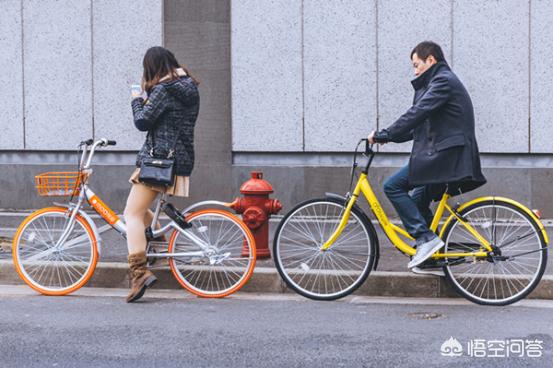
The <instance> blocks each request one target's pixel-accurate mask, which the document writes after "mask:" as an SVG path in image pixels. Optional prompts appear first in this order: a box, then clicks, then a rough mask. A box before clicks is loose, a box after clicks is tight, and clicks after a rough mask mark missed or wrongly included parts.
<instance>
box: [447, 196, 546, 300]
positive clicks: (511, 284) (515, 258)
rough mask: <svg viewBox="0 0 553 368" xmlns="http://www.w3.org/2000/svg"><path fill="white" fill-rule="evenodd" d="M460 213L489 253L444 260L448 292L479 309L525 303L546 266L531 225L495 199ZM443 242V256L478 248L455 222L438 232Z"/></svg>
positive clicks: (539, 235)
mask: <svg viewBox="0 0 553 368" xmlns="http://www.w3.org/2000/svg"><path fill="white" fill-rule="evenodd" d="M460 213H461V215H462V216H463V218H465V219H466V220H467V221H468V223H470V225H471V226H472V227H474V228H475V229H476V231H478V232H479V233H480V235H482V236H483V237H484V238H485V239H486V240H487V241H488V242H489V243H490V244H491V245H492V246H493V247H494V249H495V251H494V253H492V254H489V255H488V257H487V258H476V257H475V258H474V259H469V258H466V257H463V258H446V260H447V261H448V265H446V266H445V267H444V271H445V274H446V277H447V279H448V280H449V282H450V284H451V285H452V286H453V288H454V289H455V290H456V291H457V292H458V293H459V294H461V295H462V296H463V297H465V298H466V299H468V300H471V301H473V302H475V303H477V304H483V305H508V304H512V303H514V302H516V301H518V300H520V299H523V298H524V297H526V296H527V295H528V294H529V293H530V292H531V291H532V290H534V288H535V287H536V286H537V285H538V283H539V282H540V280H541V278H542V276H543V273H544V271H545V266H546V264H547V243H546V242H545V239H544V236H543V234H542V232H541V230H540V227H539V224H538V223H537V222H536V220H535V219H534V218H532V216H530V215H529V214H528V213H527V212H526V211H524V210H523V209H522V208H520V207H518V206H515V205H513V204H512V203H510V202H507V201H504V200H500V199H493V200H486V201H481V202H477V203H475V204H473V205H471V206H468V207H467V208H465V209H463V210H462V211H461V212H460ZM443 239H444V243H445V251H446V252H472V251H479V250H480V249H481V248H483V247H482V246H481V245H480V243H479V242H478V241H477V240H476V239H475V238H474V237H473V236H472V235H471V234H470V233H469V232H468V231H467V229H466V228H465V227H464V226H463V225H462V224H461V223H460V222H459V221H458V220H457V219H455V218H454V219H453V220H452V221H451V222H449V223H448V224H447V227H446V228H445V229H444V234H443ZM482 250H485V249H482Z"/></svg>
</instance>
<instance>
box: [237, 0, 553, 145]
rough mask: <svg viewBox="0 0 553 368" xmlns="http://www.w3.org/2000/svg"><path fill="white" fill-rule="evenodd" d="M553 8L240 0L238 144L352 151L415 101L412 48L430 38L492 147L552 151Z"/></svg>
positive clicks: (387, 0)
mask: <svg viewBox="0 0 553 368" xmlns="http://www.w3.org/2000/svg"><path fill="white" fill-rule="evenodd" d="M552 9H553V6H552V3H551V2H550V1H547V0H532V1H530V0H526V1H524V0H490V1H479V0H473V1H471V0H462V1H461V0H421V1H417V2H406V1H401V0H359V1H358V0H348V1H342V0H327V1H317V0H296V1H287V0H279V1H273V0H242V1H233V2H232V65H233V68H232V80H233V83H232V107H233V145H232V147H233V150H234V151H235V152H265V151H294V152H297V151H303V152H323V151H331V152H343V151H351V149H352V147H353V146H354V144H355V143H356V142H357V140H358V139H359V138H360V137H364V136H366V134H367V132H368V131H369V130H370V129H372V128H376V127H378V128H383V127H386V126H388V125H389V124H391V123H393V122H394V120H395V119H396V118H397V117H398V116H399V115H400V114H401V113H402V112H404V111H405V110H406V109H407V108H408V107H409V106H410V103H411V101H412V94H413V93H412V88H411V85H410V83H409V82H410V80H411V79H412V78H413V72H412V66H411V63H410V60H409V53H410V51H411V49H412V48H413V47H414V46H415V45H416V44H417V43H418V42H420V41H422V40H426V39H430V40H435V41H437V42H438V43H440V44H441V45H442V46H443V49H444V52H445V54H446V59H447V60H448V62H449V64H450V65H451V66H452V68H453V70H454V71H455V72H456V73H457V74H458V75H459V77H460V78H461V80H462V81H463V82H464V83H465V85H466V87H467V89H468V90H469V92H470V94H471V96H472V99H473V103H474V108H475V114H476V118H477V137H478V139H479V144H480V148H481V151H482V152H489V153H553V145H551V144H550V137H551V136H552V135H553V128H552V126H551V124H549V116H550V115H551V112H552V109H551V106H553V95H552V94H551V93H550V92H549V90H550V88H551V87H550V85H551V81H552V78H551V76H550V75H549V74H550V71H551V70H552V67H553V65H552V63H553V62H552V61H551V57H550V54H551V49H552V47H551V46H553V36H551V35H552V30H553V29H552V27H553V26H552V25H551V24H552V22H551V19H552V16H553V13H552V11H553V10H552ZM409 148H410V144H403V145H387V146H384V147H383V148H382V150H383V151H385V152H408V151H409Z"/></svg>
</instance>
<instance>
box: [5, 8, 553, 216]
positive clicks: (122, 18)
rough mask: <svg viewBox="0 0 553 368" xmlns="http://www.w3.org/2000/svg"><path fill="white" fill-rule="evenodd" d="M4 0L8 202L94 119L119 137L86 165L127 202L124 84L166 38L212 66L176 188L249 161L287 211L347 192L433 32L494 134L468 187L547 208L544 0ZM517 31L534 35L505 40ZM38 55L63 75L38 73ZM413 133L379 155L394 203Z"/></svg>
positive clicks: (206, 188)
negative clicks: (183, 180) (188, 168)
mask: <svg viewBox="0 0 553 368" xmlns="http://www.w3.org/2000/svg"><path fill="white" fill-rule="evenodd" d="M0 3H1V4H2V10H3V15H2V16H1V20H2V21H1V22H0V49H1V50H3V53H2V54H0V67H1V68H2V70H4V71H6V72H5V73H2V74H0V83H2V85H3V86H10V89H5V88H3V89H0V98H2V101H3V102H5V103H6V106H10V108H8V109H5V110H4V114H2V116H0V124H1V128H2V134H0V188H1V190H0V209H17V210H25V209H31V208H38V207H41V206H45V205H48V204H50V203H51V202H52V200H53V199H52V198H39V197H38V196H36V194H35V193H36V191H35V190H34V175H36V174H38V173H40V172H44V171H48V170H73V169H74V167H75V163H76V157H75V154H74V151H72V150H73V149H74V148H75V144H76V142H78V141H79V140H81V139H82V138H87V137H89V136H90V135H91V134H94V135H95V136H96V137H101V136H106V137H110V138H114V139H117V140H118V146H117V147H115V148H113V149H111V150H107V149H105V150H103V151H102V152H99V154H98V156H97V160H96V162H97V164H98V165H97V166H96V168H95V173H94V176H93V177H92V179H91V181H92V186H93V188H94V189H95V190H96V192H97V193H98V194H99V195H100V196H101V197H102V198H103V199H104V200H105V201H106V202H107V203H109V204H110V206H112V207H113V208H114V209H115V210H117V211H122V209H123V207H124V205H125V200H126V196H127V193H128V190H129V183H128V182H127V179H128V176H129V175H130V173H131V171H132V169H133V163H134V157H135V152H136V149H137V148H138V147H139V146H140V144H141V142H142V140H143V135H142V134H140V133H138V132H136V130H135V129H134V127H133V125H132V120H131V115H130V108H129V88H128V87H129V85H130V84H131V83H134V82H135V81H137V79H138V78H140V73H141V58H142V55H143V52H144V51H145V50H146V48H147V47H149V46H151V45H154V44H159V43H162V44H164V45H165V46H167V47H168V48H170V49H171V50H173V51H174V52H175V54H176V56H177V58H178V59H179V61H181V62H182V63H184V64H186V65H188V67H189V68H190V69H191V70H192V72H193V73H194V74H195V75H196V76H197V77H198V78H199V79H200V80H201V82H202V83H201V85H200V94H201V111H200V116H199V119H198V124H197V128H196V153H197V161H196V167H195V169H194V172H193V174H192V177H191V197H190V198H189V199H186V200H177V201H176V203H177V205H180V206H182V205H184V203H190V202H193V201H198V200H205V199H208V198H209V199H220V200H231V199H232V198H233V197H234V196H236V195H237V194H238V189H239V187H240V184H241V183H242V182H243V181H244V180H247V178H248V176H249V172H250V171H251V170H254V169H260V170H262V171H264V172H265V177H266V178H267V179H268V180H269V181H270V182H271V183H272V184H273V185H274V187H275V194H274V196H275V197H277V198H280V199H281V200H282V201H283V204H284V206H285V207H284V210H283V212H286V211H287V210H289V209H290V208H291V207H292V206H293V205H294V204H295V203H297V202H298V201H301V200H304V199H307V198H311V197H314V196H320V195H322V194H324V192H326V191H334V192H337V193H345V192H346V191H347V190H348V185H349V166H350V162H351V155H350V151H351V149H352V148H353V146H354V144H355V143H356V141H357V140H358V138H360V137H363V136H365V135H366V133H367V132H368V130H369V129H370V128H371V127H375V126H377V125H379V126H380V127H384V126H386V125H387V124H389V123H391V122H392V121H393V119H394V118H395V117H397V116H399V114H401V113H402V112H403V110H404V109H406V108H407V107H408V106H409V104H410V102H411V99H412V90H411V86H410V83H409V81H410V79H411V78H412V70H411V66H410V63H409V59H408V57H409V52H410V50H411V48H412V47H413V46H414V45H415V44H416V43H417V42H418V41H420V40H422V39H428V38H430V39H434V40H436V41H438V42H440V43H441V44H442V46H443V47H444V51H445V52H446V58H447V59H448V61H449V62H450V64H452V65H453V68H454V70H455V71H456V72H457V73H458V74H459V75H460V77H461V78H462V79H463V81H464V82H465V84H466V86H467V88H468V89H469V90H470V92H471V94H472V96H473V100H474V102H475V108H476V109H477V116H478V127H479V132H478V134H479V142H480V145H481V146H482V148H483V150H484V151H486V152H488V153H484V155H483V161H482V162H483V166H484V173H485V175H486V176H487V177H488V179H489V184H487V185H486V186H484V187H483V188H481V189H479V190H478V191H477V192H474V193H470V194H469V195H467V196H465V198H463V199H470V198H472V197H474V196H476V195H484V194H491V193H493V194H497V195H506V196H510V197H513V198H515V199H517V200H519V201H521V202H522V203H524V204H526V205H528V206H531V207H533V208H535V207H538V208H541V209H542V212H543V214H544V216H546V217H548V218H553V201H551V198H553V189H551V188H553V186H551V185H550V183H551V179H552V178H553V164H552V162H553V156H552V155H551V154H552V153H553V152H552V148H551V144H549V140H550V139H549V137H551V136H552V134H551V133H552V132H551V129H552V128H551V124H550V123H549V115H548V113H549V112H550V111H551V106H553V95H551V93H549V91H548V88H549V86H550V84H551V78H550V76H549V75H550V71H551V70H552V69H553V68H552V67H553V65H550V64H551V63H553V62H552V61H551V60H550V58H548V56H547V55H548V53H549V50H551V49H553V37H552V36H550V34H552V31H553V29H552V28H553V26H552V25H551V22H550V21H549V19H553V13H552V10H551V7H550V6H549V2H548V1H539V0H532V1H531V4H530V2H529V1H524V0H523V1H511V0H505V1H489V2H483V1H457V0H456V1H451V0H433V1H431V0H428V1H427V0H421V1H418V2H417V6H411V7H406V6H405V4H407V2H404V1H400V0H387V1H378V2H377V1H374V0H371V1H357V0H352V1H335V0H325V1H315V0H303V1H300V0H286V1H284V0H273V1H266V0H257V1H253V0H235V1H232V2H231V1H230V0H201V1H200V0H164V1H150V0H149V1H146V0H143V1H130V0H128V1H127V0H125V1H115V0H113V1H109V0H86V1H73V2H71V4H73V5H74V6H73V7H72V8H71V10H68V11H69V13H68V14H70V15H71V16H70V17H69V16H60V13H63V12H64V11H66V10H65V7H63V6H62V5H67V3H68V2H67V3H64V2H63V1H61V2H56V1H53V0H44V1H37V0H35V1H32V0H0ZM33 6H36V8H35V9H31V8H32V7H33ZM429 7H431V8H432V13H431V14H430V13H429V12H428V11H426V9H428V8H429ZM39 10H41V11H44V13H43V14H45V15H44V16H45V17H48V19H50V20H52V19H54V20H57V21H56V22H57V23H58V25H55V24H52V21H48V22H46V21H45V20H44V19H43V18H44V17H42V18H41V17H39V16H38V14H39ZM480 12H482V13H483V15H482V14H480ZM162 16H163V18H161V17H162ZM70 18H74V19H70ZM471 19H472V20H471ZM486 22H488V23H486ZM486 24H487V25H486ZM41 27H42V28H44V29H43V30H41V29H42V28H41ZM525 27H526V28H525ZM469 28H470V29H469ZM68 30H70V31H71V32H81V33H83V34H84V35H83V34H80V35H70V34H69V35H66V33H67V32H69V31H68ZM145 30H147V31H145ZM488 33H490V34H488ZM515 33H516V34H515ZM35 37H36V39H35ZM66 37H67V39H66ZM68 40H70V41H68ZM79 40H80V41H79ZM515 41H516V42H522V44H523V46H522V47H521V48H520V49H521V50H523V51H520V52H514V51H512V50H510V49H508V47H509V45H510V42H515ZM77 42H81V44H80V46H79V47H76V48H75V49H74V50H73V49H71V48H72V47H74V46H75V43H77ZM469 43H470V44H469ZM488 43H489V44H490V45H489V47H490V48H491V51H490V53H488V54H486V53H484V54H482V53H483V52H484V51H485V50H484V46H485V45H487V44H488ZM496 43H497V45H496ZM30 45H33V46H32V47H31V46H30ZM498 45H499V46H498ZM469 46H471V47H475V48H474V49H472V48H471V47H469ZM469 50H474V51H469ZM483 50H484V51H483ZM524 50H529V51H530V54H529V55H528V53H527V52H525V51H524ZM4 51H5V52H4ZM67 58H69V59H70V60H71V63H69V64H68V65H62V64H61V63H62V61H63V60H65V59H67ZM29 63H31V64H29ZM81 63H83V64H82V65H81ZM74 64H75V65H74ZM76 64H78V65H76ZM44 65H47V66H49V68H50V69H52V70H54V71H55V73H58V74H59V73H62V72H64V73H65V72H66V73H67V74H63V75H64V78H65V79H64V80H63V81H62V78H47V77H45V75H47V74H46V73H44V71H43V70H41V69H39V68H42V69H44V68H45V67H44ZM488 69H489V72H488ZM71 78H73V79H71ZM74 78H77V79H74ZM46 86H49V87H46ZM483 86H485V87H486V88H489V90H486V89H485V88H483ZM61 87H67V88H66V90H62V88H61ZM513 91H515V92H516V93H515V92H513ZM518 93H520V95H518V96H517V94H518ZM64 99H66V100H67V101H69V103H62V102H63V101H64ZM28 120H29V121H28ZM29 124H31V125H29ZM30 126H32V127H33V130H34V129H39V130H38V131H36V132H33V131H32V130H31V129H30ZM343 127H348V129H342V128H343ZM408 150H409V145H396V146H393V145H386V146H383V151H384V152H382V154H381V155H380V156H379V157H378V158H377V160H375V168H374V170H372V171H371V175H370V180H371V183H372V184H373V186H374V188H375V191H376V192H377V194H378V195H379V197H380V198H381V200H382V204H383V205H384V207H385V208H386V209H387V210H388V211H390V214H392V213H393V212H392V209H391V206H390V204H389V203H388V201H387V200H386V199H385V198H384V197H383V196H382V192H381V189H380V188H381V185H382V181H383V180H384V179H385V178H386V177H387V176H389V175H390V174H391V173H392V172H393V171H394V170H396V169H397V167H399V166H400V165H402V164H404V163H405V161H406V158H407V155H406V154H405V153H404V152H406V151H408ZM54 200H60V199H59V198H56V199H54Z"/></svg>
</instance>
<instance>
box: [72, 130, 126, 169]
mask: <svg viewBox="0 0 553 368" xmlns="http://www.w3.org/2000/svg"><path fill="white" fill-rule="evenodd" d="M116 144H117V142H116V141H114V140H109V139H106V138H101V139H99V140H97V141H96V142H94V141H93V140H92V139H87V140H86V141H82V142H81V144H80V145H81V146H83V145H85V146H86V147H85V148H84V149H83V153H82V155H81V159H80V161H79V167H80V168H81V169H89V168H90V163H91V162H92V157H93V156H94V151H95V150H96V148H97V147H99V146H100V147H105V146H115V145H116ZM90 146H91V147H90ZM88 147H90V150H89V149H88ZM87 156H88V157H87Z"/></svg>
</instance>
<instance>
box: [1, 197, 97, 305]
mask: <svg viewBox="0 0 553 368" xmlns="http://www.w3.org/2000/svg"><path fill="white" fill-rule="evenodd" d="M68 226H69V210H68V209H67V208H63V207H48V208H43V209H41V210H38V211H36V212H34V213H33V214H31V215H30V216H29V217H27V218H26V219H25V220H24V221H23V222H22V223H21V225H20V226H19V228H18V229H17V232H16V234H15V236H14V238H13V243H12V256H13V262H14V265H15V268H16V270H17V272H18V274H19V276H20V277H21V278H22V279H23V281H24V282H25V283H26V284H27V285H28V286H30V287H31V288H33V289H34V290H36V291H38V292H39V293H42V294H45V295H66V294H69V293H72V292H73V291H75V290H77V289H79V288H81V287H82V286H84V285H85V284H86V283H87V282H88V280H89V279H90V278H91V277H92V274H93V273H94V269H95V268H96V263H97V262H98V249H97V247H96V237H95V236H94V232H93V231H92V228H91V227H90V225H89V224H88V222H87V221H86V220H85V219H84V218H82V217H81V216H79V215H77V216H76V217H75V222H74V223H73V225H71V226H69V228H68ZM66 230H68V235H67V238H66V240H65V241H64V242H63V243H61V244H58V240H59V239H60V238H61V236H62V234H63V233H64V232H65V231H66Z"/></svg>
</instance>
